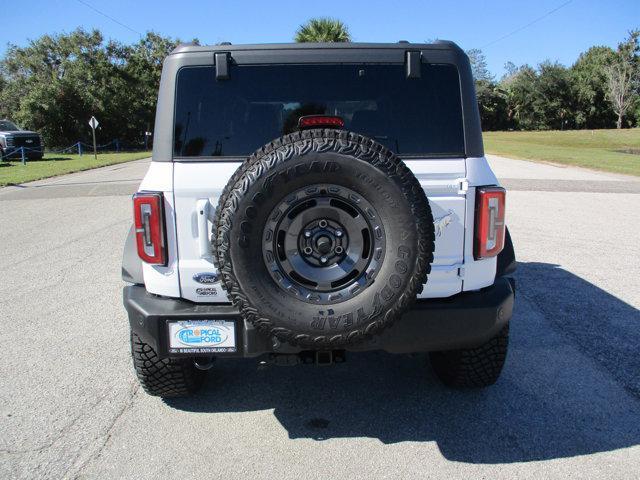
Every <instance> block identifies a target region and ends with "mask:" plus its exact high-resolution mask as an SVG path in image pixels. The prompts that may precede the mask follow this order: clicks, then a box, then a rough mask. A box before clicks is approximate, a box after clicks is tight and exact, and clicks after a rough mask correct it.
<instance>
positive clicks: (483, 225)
mask: <svg viewBox="0 0 640 480" xmlns="http://www.w3.org/2000/svg"><path fill="white" fill-rule="evenodd" d="M133 218H134V222H133V226H132V229H131V231H130V233H129V237H128V238H127V241H126V245H125V252H124V259H123V279H124V280H125V281H126V282H127V283H128V285H127V286H126V287H125V288H124V305H125V308H126V310H127V312H128V315H129V320H130V326H131V348H132V354H133V363H134V367H135V370H136V373H137V375H138V378H139V380H140V383H141V384H142V386H143V387H144V389H145V390H146V391H147V392H148V393H150V394H152V395H159V396H163V397H170V396H180V395H188V394H191V393H193V392H195V391H196V389H197V388H198V387H199V386H200V385H201V383H202V381H203V379H204V374H205V370H207V369H209V368H210V367H211V366H212V364H213V361H214V360H216V359H218V360H224V359H225V358H228V357H260V358H261V361H269V362H273V363H275V364H285V365H291V364H296V363H316V364H329V363H335V362H342V361H344V360H345V358H346V357H345V355H346V354H347V352H349V354H351V352H361V351H367V350H384V351H387V352H391V353H416V352H428V355H429V358H430V360H431V365H432V368H433V370H434V372H435V374H436V375H437V376H438V377H439V378H440V379H441V380H442V381H443V382H444V383H445V384H447V385H451V386H458V387H460V386H469V387H483V386H487V385H490V384H492V383H494V382H495V381H496V380H497V378H498V376H499V375H500V372H501V370H502V366H503V364H504V361H505V357H506V353H507V343H508V342H507V340H508V334H509V320H510V318H511V314H512V310H513V302H514V291H515V283H514V281H513V279H512V278H510V276H509V275H510V274H511V273H512V272H513V271H514V270H515V257H514V253H513V247H512V245H511V240H510V237H509V234H508V231H507V230H506V227H505V191H504V189H502V188H500V187H499V185H498V181H497V179H496V177H495V175H494V174H493V172H492V171H491V169H490V167H489V165H488V163H487V161H486V159H485V158H484V151H483V145H482V134H481V129H480V118H479V114H478V106H477V103H476V97H475V90H474V83H473V78H472V74H471V69H470V65H469V60H468V58H467V56H466V55H465V54H464V52H463V51H462V50H461V49H460V48H459V47H458V46H456V45H455V44H454V43H451V42H445V41H438V42H436V43H434V44H425V45H423V44H410V43H406V42H400V43H397V44H358V43H347V44H292V45H288V44H284V45H237V46H236V45H230V44H221V45H217V46H212V47H202V46H192V45H186V46H180V47H178V48H177V49H176V50H175V51H174V52H172V53H171V55H169V56H168V58H167V59H166V60H165V62H164V67H163V71H162V80H161V83H160V93H159V97H158V107H157V113H156V122H155V131H154V142H153V159H152V162H151V166H150V168H149V171H148V172H147V174H146V176H145V178H144V180H143V181H142V183H141V185H140V189H139V191H138V193H136V194H135V195H134V197H133Z"/></svg>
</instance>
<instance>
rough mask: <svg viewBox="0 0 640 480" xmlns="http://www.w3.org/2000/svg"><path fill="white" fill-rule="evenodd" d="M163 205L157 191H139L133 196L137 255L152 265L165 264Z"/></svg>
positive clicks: (160, 195) (160, 194)
mask: <svg viewBox="0 0 640 480" xmlns="http://www.w3.org/2000/svg"><path fill="white" fill-rule="evenodd" d="M163 205H164V202H163V198H162V193H159V192H140V193H136V194H135V195H134V196H133V218H134V223H135V228H136V244H137V246H138V256H139V257H140V258H141V259H142V260H143V261H145V262H147V263H150V264H152V265H166V264H167V248H166V241H165V232H164V208H163Z"/></svg>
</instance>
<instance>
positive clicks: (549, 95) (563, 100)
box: [533, 60, 575, 130]
mask: <svg viewBox="0 0 640 480" xmlns="http://www.w3.org/2000/svg"><path fill="white" fill-rule="evenodd" d="M574 98H575V94H574V91H573V85H572V83H571V75H570V73H569V70H567V68H566V67H564V66H563V65H561V64H559V63H557V62H550V61H548V60H547V61H546V62H543V63H541V64H540V65H539V66H538V73H537V76H536V81H535V93H534V100H533V109H534V115H535V118H536V121H537V125H536V128H539V129H545V130H546V129H552V130H564V129H565V128H567V127H569V128H571V127H574V126H575V100H574Z"/></svg>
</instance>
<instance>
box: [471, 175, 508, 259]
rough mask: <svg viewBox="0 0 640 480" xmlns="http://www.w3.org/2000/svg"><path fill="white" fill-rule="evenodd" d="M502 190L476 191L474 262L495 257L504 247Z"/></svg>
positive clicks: (497, 188)
mask: <svg viewBox="0 0 640 480" xmlns="http://www.w3.org/2000/svg"><path fill="white" fill-rule="evenodd" d="M505 195H506V192H505V190H504V188H500V187H481V188H478V189H476V228H475V243H474V249H473V256H474V257H475V259H476V260H479V259H481V258H487V257H495V256H496V255H498V254H499V253H500V252H501V251H502V248H503V247H504V228H505V224H504V209H505Z"/></svg>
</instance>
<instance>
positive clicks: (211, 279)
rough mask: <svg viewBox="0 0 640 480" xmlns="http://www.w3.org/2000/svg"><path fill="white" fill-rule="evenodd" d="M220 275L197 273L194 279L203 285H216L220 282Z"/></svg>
mask: <svg viewBox="0 0 640 480" xmlns="http://www.w3.org/2000/svg"><path fill="white" fill-rule="evenodd" d="M218 278H219V276H218V274H217V273H196V274H195V275H194V276H193V279H194V280H195V281H196V282H198V283H201V284H203V285H210V284H212V283H216V282H217V281H218Z"/></svg>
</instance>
